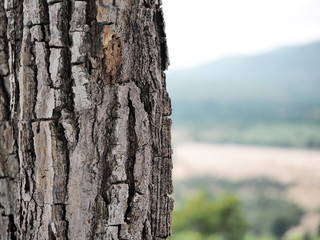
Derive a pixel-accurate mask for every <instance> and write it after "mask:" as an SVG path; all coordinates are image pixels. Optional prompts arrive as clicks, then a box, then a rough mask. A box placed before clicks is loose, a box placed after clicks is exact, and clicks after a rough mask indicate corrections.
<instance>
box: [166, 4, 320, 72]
mask: <svg viewBox="0 0 320 240" xmlns="http://www.w3.org/2000/svg"><path fill="white" fill-rule="evenodd" d="M163 9H164V15H165V21H166V33H167V38H168V45H169V55H170V62H171V66H170V67H169V70H173V69H178V68H188V67H192V66H196V65H200V64H202V63H206V62H208V61H210V60H214V59H219V58H222V57H226V56H232V55H239V54H240V55H243V54H245V55H251V54H257V53H261V52H266V51H269V50H271V49H274V48H277V47H281V46H286V45H297V44H303V43H308V42H313V41H316V40H318V39H320V0H163Z"/></svg>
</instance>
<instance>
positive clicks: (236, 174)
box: [173, 143, 320, 211]
mask: <svg viewBox="0 0 320 240" xmlns="http://www.w3.org/2000/svg"><path fill="white" fill-rule="evenodd" d="M173 174H174V178H175V179H176V180H178V179H183V178H188V177H192V176H203V175H208V176H214V177H218V178H226V179H229V180H230V179H231V180H237V179H245V178H259V177H261V178H268V179H272V180H274V181H279V182H282V183H292V186H291V187H290V188H289V192H288V198H290V199H292V200H293V201H295V202H296V203H298V204H299V205H301V206H303V207H304V208H306V209H308V210H310V211H315V210H317V209H319V208H320V151H318V150H304V149H286V148H271V147H253V146H240V145H217V144H200V143H183V144H179V145H177V146H175V149H174V173H173Z"/></svg>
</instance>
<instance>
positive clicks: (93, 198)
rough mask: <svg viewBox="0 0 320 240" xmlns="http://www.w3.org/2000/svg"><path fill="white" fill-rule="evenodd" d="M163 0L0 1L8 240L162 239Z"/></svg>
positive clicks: (0, 185) (0, 202)
mask: <svg viewBox="0 0 320 240" xmlns="http://www.w3.org/2000/svg"><path fill="white" fill-rule="evenodd" d="M160 1H161V0H116V1H111V0H87V1H74V0H64V1H63V0H23V1H21V0H0V18H1V19H0V21H1V24H0V140H1V143H0V158H1V159H0V160H1V162H0V211H1V216H0V239H1V240H2V239H39V240H42V239H52V240H53V239H59V240H62V239H110V240H117V239H132V240H135V239H147V240H151V239H155V240H160V239H166V238H167V237H168V236H169V235H170V232H171V229H170V222H171V211H172V209H173V200H172V199H171V198H170V196H169V195H170V194H172V190H173V188H172V180H171V169H172V161H171V154H172V150H171V137H170V127H171V120H170V119H169V118H168V116H169V115H170V114H171V106H170V99H169V97H168V94H167V92H166V89H165V87H166V86H165V74H164V72H163V71H164V70H165V69H166V68H167V66H168V59H167V48H166V38H165V33H164V23H163V16H162V9H161V2H160Z"/></svg>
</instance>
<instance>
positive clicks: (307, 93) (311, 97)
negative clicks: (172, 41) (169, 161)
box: [167, 42, 320, 147]
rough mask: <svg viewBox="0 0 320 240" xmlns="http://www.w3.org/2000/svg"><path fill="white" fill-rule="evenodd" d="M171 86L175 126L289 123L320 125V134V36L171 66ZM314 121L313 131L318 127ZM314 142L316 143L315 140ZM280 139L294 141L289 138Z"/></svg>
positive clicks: (168, 79) (201, 127)
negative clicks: (177, 68)
mask: <svg viewBox="0 0 320 240" xmlns="http://www.w3.org/2000/svg"><path fill="white" fill-rule="evenodd" d="M167 86H168V90H169V93H170V96H171V98H172V105H173V110H174V112H173V119H174V123H175V125H174V126H175V127H177V126H185V125H188V126H189V128H190V129H191V128H198V129H199V128H200V130H203V129H210V128H220V129H221V127H222V125H224V126H225V125H226V124H227V123H229V124H233V125H237V126H239V125H241V126H243V125H245V126H252V125H261V124H262V125H263V124H289V123H290V124H298V125H300V126H301V124H302V125H304V126H306V124H307V125H308V126H309V127H310V126H311V125H312V127H317V126H319V129H317V130H319V132H318V134H319V135H320V42H315V43H312V44H308V45H304V46H292V47H284V48H280V49H277V50H274V51H272V52H268V53H265V54H261V55H256V56H239V57H230V58H225V59H221V60H218V61H214V62H211V63H209V64H206V65H204V66H201V67H197V68H194V69H188V70H183V71H176V72H174V71H172V72H171V71H169V72H168V73H167ZM310 124H311V125H310ZM309 127H308V131H310V132H313V131H314V130H315V129H313V130H311V129H310V128H309ZM302 131H303V130H302ZM198 135H199V134H198ZM200 135H201V134H200ZM198 137H199V136H198ZM199 138H200V140H201V139H202V137H201V136H200V137H199ZM220 140H221V141H225V140H226V139H225V140H222V139H218V141H220ZM309 140H310V139H309ZM226 141H227V142H229V140H226ZM230 141H231V142H232V141H233V140H232V139H230ZM316 141H318V140H316ZM233 142H241V140H239V141H238V140H236V139H235V140H234V141H233ZM249 142H250V141H249ZM311 142H312V143H311V145H310V146H313V142H314V140H311ZM253 143H254V142H253ZM257 144H264V143H263V141H262V142H259V141H258V142H257ZM267 144H271V145H273V144H272V142H269V143H267ZM275 145H277V143H276V144H275ZM280 145H288V146H290V145H291V144H290V143H288V144H286V143H285V141H284V143H283V144H280ZM319 147H320V136H319Z"/></svg>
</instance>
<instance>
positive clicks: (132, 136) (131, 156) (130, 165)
mask: <svg viewBox="0 0 320 240" xmlns="http://www.w3.org/2000/svg"><path fill="white" fill-rule="evenodd" d="M128 107H129V120H128V130H129V131H128V142H129V145H128V159H127V161H126V174H127V182H128V186H129V197H128V201H127V210H126V213H125V221H126V222H130V211H131V202H132V200H133V197H134V195H135V179H134V173H133V172H134V165H135V162H136V152H137V135H136V131H135V127H136V116H135V110H134V107H133V105H132V101H131V99H130V93H128Z"/></svg>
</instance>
